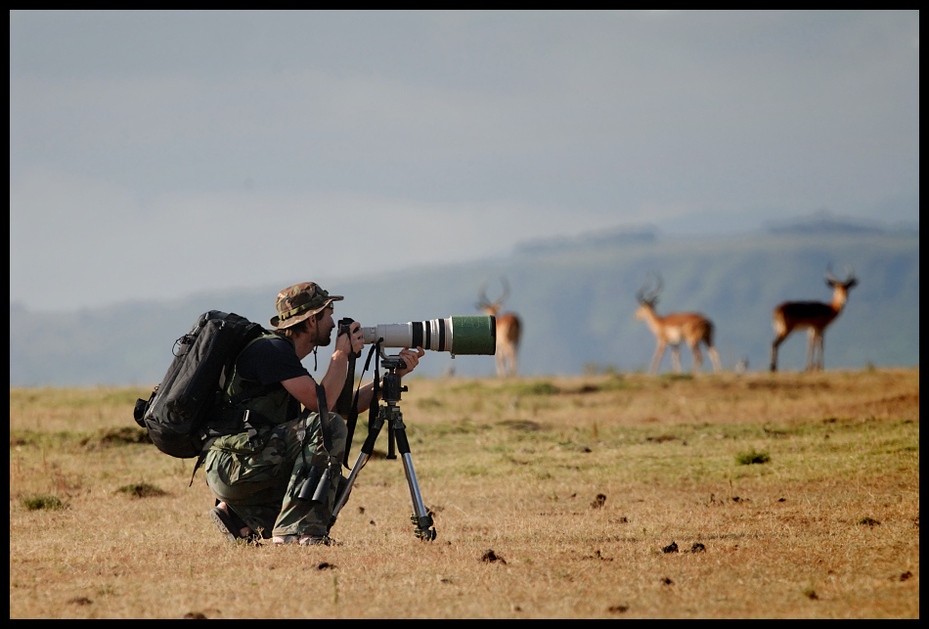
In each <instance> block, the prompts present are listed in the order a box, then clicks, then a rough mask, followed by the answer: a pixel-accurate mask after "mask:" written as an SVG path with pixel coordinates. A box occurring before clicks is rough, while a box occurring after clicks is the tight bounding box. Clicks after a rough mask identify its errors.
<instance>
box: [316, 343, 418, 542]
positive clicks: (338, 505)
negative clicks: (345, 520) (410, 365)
mask: <svg viewBox="0 0 929 629" xmlns="http://www.w3.org/2000/svg"><path fill="white" fill-rule="evenodd" d="M381 364H382V365H383V366H384V368H385V369H386V370H387V373H386V374H384V388H383V404H380V405H379V406H378V412H377V416H376V417H374V418H372V419H370V420H369V422H368V438H367V439H365V442H364V445H363V446H361V454H359V455H358V459H357V460H356V461H355V465H354V467H352V471H351V473H350V474H349V475H348V478H347V479H346V481H345V484H344V487H343V488H341V491H340V492H339V495H338V497H337V498H336V501H335V506H334V507H333V509H332V522H333V523H334V522H335V519H336V517H337V516H338V515H339V511H341V510H342V507H344V506H345V503H346V502H347V501H348V495H349V493H350V492H351V491H352V486H353V485H354V484H355V479H356V478H357V476H358V472H360V471H361V468H362V467H364V465H365V463H367V462H368V459H369V458H371V454H372V453H373V452H374V442H375V441H377V437H378V434H379V433H380V431H381V428H382V427H383V426H384V424H385V423H386V424H387V430H388V431H389V432H388V438H389V439H390V450H389V452H390V454H389V455H388V458H396V455H394V454H393V443H394V440H396V444H397V447H398V448H399V450H400V456H401V457H403V469H404V471H405V472H406V482H407V484H408V485H409V486H410V497H411V498H412V500H413V515H412V516H410V519H411V520H412V521H413V524H414V526H415V527H416V537H418V538H419V539H423V540H427V541H432V540H434V539H435V528H433V526H432V524H433V523H432V515H431V514H430V513H429V512H428V511H427V510H426V507H425V505H424V504H423V497H422V494H420V492H419V483H418V482H417V480H416V472H415V471H414V469H413V459H412V457H411V456H410V442H409V440H407V437H406V426H405V425H404V424H403V413H401V412H400V407H399V403H400V393H401V392H402V391H406V390H407V388H406V387H405V386H402V385H401V384H400V376H399V374H397V369H398V368H400V367H403V366H404V364H403V361H402V360H401V359H400V357H399V356H386V357H384V360H383V362H382V363H381Z"/></svg>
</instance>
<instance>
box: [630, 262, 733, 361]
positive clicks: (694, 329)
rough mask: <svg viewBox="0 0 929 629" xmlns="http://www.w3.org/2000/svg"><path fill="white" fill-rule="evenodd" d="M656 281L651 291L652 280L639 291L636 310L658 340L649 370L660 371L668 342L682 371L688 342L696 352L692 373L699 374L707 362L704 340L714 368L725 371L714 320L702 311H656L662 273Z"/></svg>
mask: <svg viewBox="0 0 929 629" xmlns="http://www.w3.org/2000/svg"><path fill="white" fill-rule="evenodd" d="M656 280H657V282H656V285H655V286H654V287H653V288H651V289H650V290H646V289H647V288H648V283H646V285H644V286H642V288H640V289H639V290H638V292H636V300H637V301H638V302H639V307H638V309H637V310H636V311H635V316H636V318H637V319H641V320H643V321H645V323H646V324H648V327H649V329H650V330H651V331H652V334H654V335H655V339H656V341H657V345H656V347H655V355H654V356H653V357H652V364H651V366H650V368H649V373H651V374H655V373H658V365H659V364H660V363H661V358H662V356H664V352H665V349H666V348H667V347H668V345H670V346H671V363H672V366H673V368H674V371H675V372H676V373H681V353H680V344H681V341H684V342H685V343H687V345H688V346H689V347H690V351H691V352H692V353H693V356H694V361H693V365H692V368H691V371H692V373H694V374H696V373H697V372H698V371H700V368H701V367H702V365H703V354H702V353H701V352H700V344H701V343H704V344H706V347H707V353H709V355H710V360H711V361H712V363H713V371H715V372H719V371H722V366H721V365H720V362H719V353H718V352H717V351H716V347H715V346H714V345H713V322H712V321H710V320H709V319H707V318H706V317H705V316H704V315H703V314H701V313H699V312H674V313H671V314H668V315H665V316H663V317H662V316H660V315H659V314H658V313H657V312H656V311H655V305H656V304H657V303H658V294H659V293H660V292H661V289H662V281H661V276H656Z"/></svg>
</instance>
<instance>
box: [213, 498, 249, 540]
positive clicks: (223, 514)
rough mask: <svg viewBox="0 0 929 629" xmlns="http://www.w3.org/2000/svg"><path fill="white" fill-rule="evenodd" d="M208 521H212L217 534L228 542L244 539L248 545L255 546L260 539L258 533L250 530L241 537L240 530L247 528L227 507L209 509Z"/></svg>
mask: <svg viewBox="0 0 929 629" xmlns="http://www.w3.org/2000/svg"><path fill="white" fill-rule="evenodd" d="M210 519H211V520H213V524H215V525H216V528H217V529H219V532H220V533H222V534H223V535H225V536H226V539H228V540H229V541H230V542H234V541H236V540H238V539H244V540H245V542H246V543H248V544H257V543H258V541H259V540H260V539H261V536H260V535H259V534H258V533H255V532H254V531H251V530H250V531H249V532H248V534H247V535H242V529H244V528H248V525H247V524H245V522H243V521H242V518H240V517H239V516H238V515H236V513H235V511H233V510H232V509H230V508H229V506H228V505H226V509H220V508H219V507H213V508H212V509H210Z"/></svg>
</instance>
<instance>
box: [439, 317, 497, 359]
mask: <svg viewBox="0 0 929 629" xmlns="http://www.w3.org/2000/svg"><path fill="white" fill-rule="evenodd" d="M449 318H450V319H451V321H452V329H451V336H452V343H451V348H450V351H451V353H452V354H461V355H462V356H464V355H466V354H467V355H471V354H483V355H493V354H495V353H496V351H497V325H496V319H494V317H492V316H490V315H461V316H453V317H449Z"/></svg>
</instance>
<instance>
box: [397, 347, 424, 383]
mask: <svg viewBox="0 0 929 629" xmlns="http://www.w3.org/2000/svg"><path fill="white" fill-rule="evenodd" d="M425 355H426V351H425V350H424V349H423V348H422V347H417V348H416V349H401V350H400V360H402V361H403V365H404V366H403V367H400V368H398V369H397V375H398V376H400V377H401V378H402V377H403V376H405V375H407V374H408V373H410V372H411V371H413V370H414V369H416V365H418V364H419V359H420V358H422V357H423V356H425Z"/></svg>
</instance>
